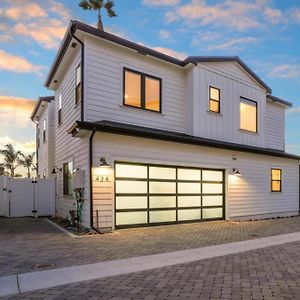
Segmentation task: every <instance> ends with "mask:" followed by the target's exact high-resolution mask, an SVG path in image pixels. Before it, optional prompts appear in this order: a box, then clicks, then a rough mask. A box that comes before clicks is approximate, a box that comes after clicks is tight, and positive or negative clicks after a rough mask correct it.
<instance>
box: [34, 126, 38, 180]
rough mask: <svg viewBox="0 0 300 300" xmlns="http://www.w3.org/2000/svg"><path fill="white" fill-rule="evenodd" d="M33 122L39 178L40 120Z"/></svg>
mask: <svg viewBox="0 0 300 300" xmlns="http://www.w3.org/2000/svg"><path fill="white" fill-rule="evenodd" d="M33 123H34V124H35V156H36V178H38V174H39V164H38V161H39V145H38V124H39V123H38V122H37V121H33Z"/></svg>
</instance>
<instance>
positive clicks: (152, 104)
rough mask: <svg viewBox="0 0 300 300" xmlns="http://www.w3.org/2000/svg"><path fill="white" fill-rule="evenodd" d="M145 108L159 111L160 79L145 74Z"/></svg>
mask: <svg viewBox="0 0 300 300" xmlns="http://www.w3.org/2000/svg"><path fill="white" fill-rule="evenodd" d="M145 80H146V83H145V108H146V109H149V110H154V111H160V79H157V78H153V77H149V76H146V78H145Z"/></svg>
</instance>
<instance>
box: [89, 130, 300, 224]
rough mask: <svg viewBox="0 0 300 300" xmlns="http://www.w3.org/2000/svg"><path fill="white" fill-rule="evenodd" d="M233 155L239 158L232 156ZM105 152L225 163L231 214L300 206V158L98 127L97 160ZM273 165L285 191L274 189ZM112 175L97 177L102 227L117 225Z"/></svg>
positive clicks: (125, 157)
mask: <svg viewBox="0 0 300 300" xmlns="http://www.w3.org/2000/svg"><path fill="white" fill-rule="evenodd" d="M233 155H235V156H236V158H237V160H233V159H232V157H233ZM101 157H106V158H107V160H108V161H109V162H110V163H111V164H112V165H114V162H115V161H125V162H142V163H153V164H165V165H177V166H191V167H200V168H217V169H225V170H226V182H225V183H226V186H227V190H226V218H227V219H234V218H241V217H247V216H260V215H267V214H275V215H285V214H297V212H298V209H299V208H298V207H299V162H300V161H295V160H291V159H285V158H280V157H273V156H265V155H258V154H250V153H243V152H233V151H229V150H222V149H213V148H208V147H201V146H192V145H185V144H176V143H171V142H163V141H157V140H150V139H142V138H134V137H125V136H121V135H113V134H106V133H97V134H96V136H95V138H94V162H93V165H94V166H97V164H98V163H99V159H100V158H101ZM233 168H238V169H239V171H240V173H241V174H242V176H241V177H237V176H234V175H230V174H232V169H233ZM271 168H281V169H282V174H283V182H282V184H283V188H282V192H281V193H272V192H271ZM112 172H113V171H112ZM94 179H95V178H94ZM111 179H112V180H111V182H109V183H99V182H95V183H94V190H93V192H94V193H93V198H94V199H93V203H94V204H93V206H94V210H98V214H99V227H100V228H101V227H103V228H106V227H113V225H114V213H113V212H114V182H113V174H112V175H111ZM94 218H95V214H94Z"/></svg>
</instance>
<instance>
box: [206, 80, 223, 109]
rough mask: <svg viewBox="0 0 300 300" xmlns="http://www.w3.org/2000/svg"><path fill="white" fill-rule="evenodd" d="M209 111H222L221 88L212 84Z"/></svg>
mask: <svg viewBox="0 0 300 300" xmlns="http://www.w3.org/2000/svg"><path fill="white" fill-rule="evenodd" d="M209 111H212V112H215V113H220V112H221V110H220V90H219V89H217V88H215V87H212V86H210V87H209Z"/></svg>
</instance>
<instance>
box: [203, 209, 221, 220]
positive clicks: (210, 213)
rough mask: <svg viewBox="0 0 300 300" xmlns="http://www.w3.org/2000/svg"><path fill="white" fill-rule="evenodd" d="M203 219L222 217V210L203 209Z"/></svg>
mask: <svg viewBox="0 0 300 300" xmlns="http://www.w3.org/2000/svg"><path fill="white" fill-rule="evenodd" d="M202 216H203V219H216V218H222V217H223V209H222V208H204V209H203V211H202Z"/></svg>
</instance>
